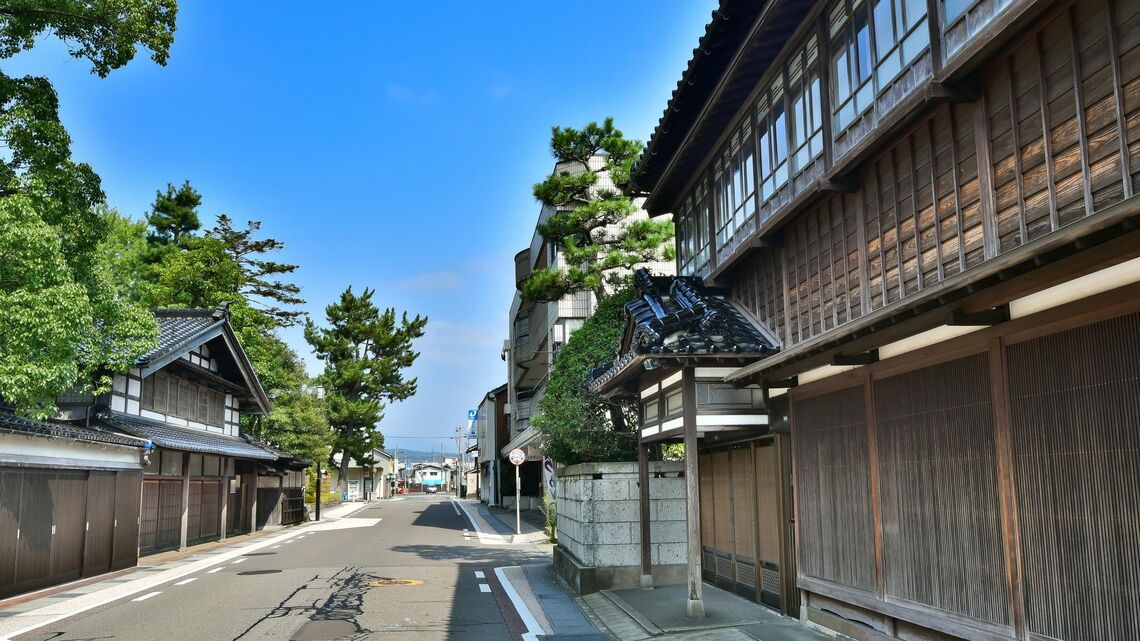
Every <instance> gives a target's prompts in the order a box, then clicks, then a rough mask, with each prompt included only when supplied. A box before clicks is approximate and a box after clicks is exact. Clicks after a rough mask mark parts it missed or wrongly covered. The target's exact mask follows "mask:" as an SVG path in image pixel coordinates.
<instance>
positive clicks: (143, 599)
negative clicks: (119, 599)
mask: <svg viewBox="0 0 1140 641" xmlns="http://www.w3.org/2000/svg"><path fill="white" fill-rule="evenodd" d="M160 594H162V592H151V593H150V594H144V595H142V596H140V597H139V598H137V599H131V601H146V600H147V599H149V598H151V597H152V596H158V595H160Z"/></svg>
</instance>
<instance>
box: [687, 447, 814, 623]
mask: <svg viewBox="0 0 1140 641" xmlns="http://www.w3.org/2000/svg"><path fill="white" fill-rule="evenodd" d="M699 469H700V490H701V494H700V505H701V547H702V552H703V554H702V571H703V574H704V579H705V580H706V581H708V582H710V583H713V584H715V585H717V586H718V587H721V588H723V589H726V590H730V591H733V592H735V593H737V594H739V595H741V596H744V597H746V598H748V599H751V600H753V601H759V602H760V603H763V604H765V605H768V606H770V607H773V608H776V609H781V610H783V611H785V612H790V609H789V608H793V607H795V606H793V605H792V599H791V598H788V599H784V598H783V597H785V596H788V597H791V596H792V595H785V593H786V592H788V591H787V590H785V589H784V588H783V583H784V578H785V574H784V573H783V572H782V571H781V568H782V567H783V566H784V565H786V561H784V559H786V558H787V557H788V556H789V555H788V554H787V553H786V550H785V546H786V545H787V544H788V543H787V542H788V541H789V540H790V538H789V537H788V536H786V534H785V531H786V529H787V525H788V519H787V518H786V516H785V515H786V511H785V510H784V506H783V485H784V480H783V479H785V473H784V471H783V470H784V469H785V466H784V463H783V457H782V456H781V453H780V448H779V447H778V446H777V445H775V444H774V442H773V441H771V440H768V441H763V442H760V441H751V442H748V443H744V444H738V445H736V446H733V447H732V448H731V449H724V450H720V451H711V452H704V453H702V454H701V455H700V458H699Z"/></svg>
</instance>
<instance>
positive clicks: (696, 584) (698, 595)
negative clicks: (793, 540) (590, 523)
mask: <svg viewBox="0 0 1140 641" xmlns="http://www.w3.org/2000/svg"><path fill="white" fill-rule="evenodd" d="M681 405H682V408H683V409H682V416H683V419H682V420H683V421H684V432H685V499H686V502H687V503H688V512H689V519H688V521H687V525H688V550H687V551H688V557H689V580H688V584H689V598H688V603H687V604H686V613H687V615H688V617H689V618H690V619H703V618H704V617H705V601H704V597H703V596H702V585H701V487H700V482H699V481H700V476H699V474H700V472H699V470H698V469H697V457H698V456H699V454H698V452H697V382H696V378H695V372H694V371H693V368H691V367H686V368H684V369H683V370H682V374H681Z"/></svg>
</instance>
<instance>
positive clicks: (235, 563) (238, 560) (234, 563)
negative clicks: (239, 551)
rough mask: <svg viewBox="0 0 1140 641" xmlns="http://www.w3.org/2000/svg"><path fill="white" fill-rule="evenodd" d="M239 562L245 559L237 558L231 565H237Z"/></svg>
mask: <svg viewBox="0 0 1140 641" xmlns="http://www.w3.org/2000/svg"><path fill="white" fill-rule="evenodd" d="M238 563H245V559H237V560H236V561H234V562H233V563H231V565H237V564H238Z"/></svg>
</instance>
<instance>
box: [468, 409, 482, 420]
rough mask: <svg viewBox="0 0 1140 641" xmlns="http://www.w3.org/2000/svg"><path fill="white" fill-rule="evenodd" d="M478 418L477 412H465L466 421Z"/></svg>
mask: <svg viewBox="0 0 1140 641" xmlns="http://www.w3.org/2000/svg"><path fill="white" fill-rule="evenodd" d="M478 418H479V410H467V420H469V421H474V420H478Z"/></svg>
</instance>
